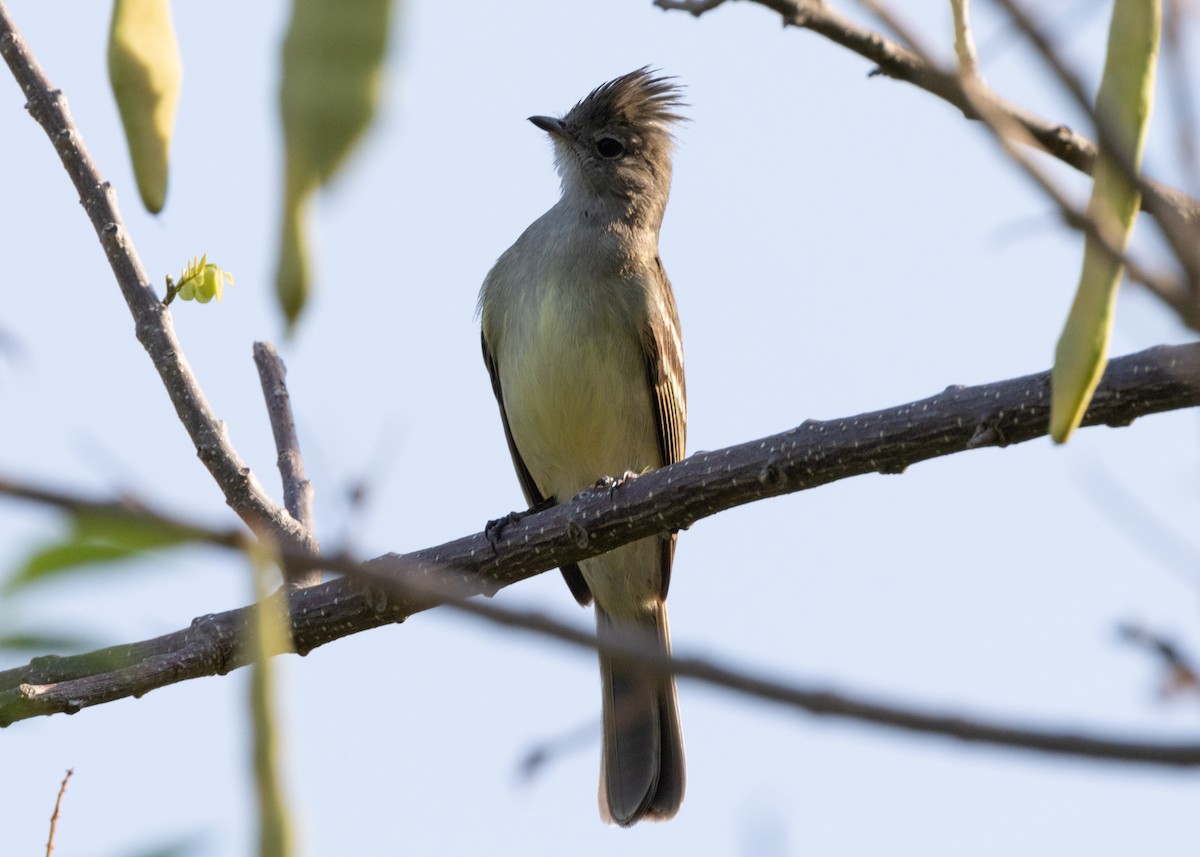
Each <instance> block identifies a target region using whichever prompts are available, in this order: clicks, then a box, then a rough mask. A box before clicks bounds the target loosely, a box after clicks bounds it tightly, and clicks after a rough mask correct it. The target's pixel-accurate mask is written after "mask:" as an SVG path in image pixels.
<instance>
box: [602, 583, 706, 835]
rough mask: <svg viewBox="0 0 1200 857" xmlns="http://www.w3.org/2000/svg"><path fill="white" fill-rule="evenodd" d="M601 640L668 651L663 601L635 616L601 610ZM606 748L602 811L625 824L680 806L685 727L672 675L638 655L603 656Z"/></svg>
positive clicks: (658, 817) (657, 817)
mask: <svg viewBox="0 0 1200 857" xmlns="http://www.w3.org/2000/svg"><path fill="white" fill-rule="evenodd" d="M596 630H597V634H598V635H599V637H600V639H601V640H604V639H606V638H607V639H620V640H622V641H623V642H637V641H642V642H643V643H644V645H645V646H646V647H647V649H649V650H650V651H655V650H657V651H659V652H662V653H663V654H670V651H671V638H670V630H669V628H668V625H667V609H666V605H665V604H663V603H662V602H659V603H658V604H657V605H656V606H655V609H654V611H653V612H652V613H647V614H646V615H644V616H642V617H639V618H638V619H637V620H634V621H626V620H620V621H618V620H614V619H613V618H612V617H610V616H609V615H608V614H606V613H605V612H604V611H603V610H601V609H599V607H597V609H596ZM600 677H601V683H602V685H603V693H604V696H603V721H604V749H603V754H602V756H603V758H602V762H601V769H600V814H601V816H602V817H603V818H604V819H605V820H606V821H609V822H615V823H616V824H619V825H621V826H622V827H627V826H629V825H631V824H635V823H636V822H638V821H641V820H643V819H649V820H655V821H662V820H666V819H668V818H671V817H672V816H674V815H675V813H676V812H678V811H679V805H680V804H681V803H682V802H683V792H684V782H685V775H684V760H683V732H682V731H681V729H680V726H679V704H678V702H677V701H676V695H675V679H674V677H673V676H665V677H663V676H657V675H655V674H653V673H651V672H648V671H646V670H645V669H644V668H642V667H640V666H639V665H638V664H637V662H636V661H630V660H627V659H623V658H614V657H610V656H608V655H604V654H602V655H601V656H600Z"/></svg>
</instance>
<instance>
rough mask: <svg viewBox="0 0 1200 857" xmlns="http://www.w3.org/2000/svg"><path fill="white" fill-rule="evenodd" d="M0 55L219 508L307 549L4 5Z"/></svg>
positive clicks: (1, 3)
mask: <svg viewBox="0 0 1200 857" xmlns="http://www.w3.org/2000/svg"><path fill="white" fill-rule="evenodd" d="M0 56H3V57H4V61H5V62H6V63H7V64H8V67H9V69H10V70H11V71H12V74H13V77H14V78H16V81H17V83H18V84H19V85H20V87H21V91H22V92H23V93H24V94H25V98H26V99H27V102H26V105H25V107H26V109H27V110H28V111H29V114H30V115H31V116H32V117H33V118H34V119H35V120H36V121H37V123H38V124H39V125H41V126H42V128H43V130H45V132H46V136H48V137H49V138H50V141H51V142H52V143H53V144H54V150H55V151H56V152H57V153H58V156H59V158H60V159H61V160H62V163H63V167H65V168H66V171H67V174H68V175H69V176H70V177H71V181H72V183H73V184H74V185H75V189H76V190H77V191H78V192H79V200H80V203H81V204H82V205H83V208H84V210H85V211H86V212H87V215H88V218H89V219H90V220H91V222H92V226H93V227H94V228H95V230H96V236H97V237H98V238H99V239H100V246H101V247H103V248H104V253H105V255H106V256H107V257H108V263H109V266H110V267H111V268H112V271H113V275H114V276H115V277H116V280H117V285H118V286H119V287H120V289H121V294H122V295H123V296H124V298H125V302H126V303H127V304H128V305H129V311H130V313H132V315H133V321H134V330H135V333H136V335H137V338H138V341H139V342H140V343H141V344H142V347H143V348H145V349H146V353H147V354H149V355H150V359H151V361H152V362H153V363H154V368H155V369H156V370H157V371H158V374H159V377H160V378H162V382H163V385H164V386H165V387H166V389H167V395H168V396H169V397H170V399H171V404H173V405H174V406H175V412H176V414H178V416H179V421H180V422H181V423H183V426H184V428H185V429H186V430H187V433H188V435H189V436H190V437H191V439H192V443H193V444H194V445H195V447H196V454H197V455H198V456H199V458H200V460H201V461H202V462H203V463H204V466H205V467H207V468H208V471H209V472H210V473H211V474H212V476H213V478H214V479H215V480H216V482H217V485H218V486H219V487H220V489H221V492H222V494H224V496H225V502H226V503H228V504H229V507H230V508H231V509H233V511H234V512H236V513H237V515H238V517H239V518H241V519H242V520H243V521H244V522H245V523H246V525H247V526H249V527H250V528H251V529H252V530H254V531H256V532H262V531H265V532H268V533H271V534H272V536H273V537H274V538H275V539H276V540H278V541H279V542H281V543H282V544H284V545H289V546H292V547H293V548H294V549H296V550H298V551H303V550H307V549H308V547H309V545H308V543H307V540H308V538H309V536H308V534H307V533H306V532H305V530H304V528H303V527H301V526H300V524H299V523H297V522H296V521H295V520H294V519H293V518H292V517H291V516H290V515H288V514H287V513H286V512H284V510H282V509H280V508H279V506H277V505H276V504H275V502H274V501H272V500H271V498H270V496H268V494H267V493H266V491H264V490H263V487H262V485H261V484H259V482H258V479H256V478H255V476H254V474H253V473H252V472H251V471H250V468H249V467H247V466H246V465H245V463H244V462H243V461H242V459H241V457H240V456H239V455H238V454H237V450H235V449H234V448H233V444H232V443H231V442H230V440H229V437H228V435H227V433H226V430H225V424H224V423H223V422H221V420H219V419H218V418H217V416H216V414H215V413H213V410H212V407H211V406H210V405H209V403H208V400H207V399H206V398H205V396H204V392H203V391H202V390H201V389H200V385H199V383H198V382H197V380H196V377H195V375H193V374H192V370H191V367H190V366H188V364H187V360H186V359H185V358H184V356H183V347H182V346H181V345H180V342H179V339H178V338H177V337H176V336H175V329H174V325H173V324H172V323H171V314H170V311H169V310H167V308H166V307H164V306H163V304H162V302H161V301H160V300H159V298H158V295H156V294H155V292H154V289H153V288H152V287H151V285H150V279H149V277H148V276H147V275H146V271H145V269H144V268H143V267H142V262H141V260H140V259H139V258H138V254H137V250H136V249H134V246H133V242H132V239H131V238H130V236H129V233H128V232H127V231H126V229H125V225H124V223H123V221H122V220H121V215H120V213H119V212H118V210H117V199H116V194H115V193H114V192H113V189H112V186H111V185H109V183H108V182H107V181H105V180H104V179H103V177H102V176H101V175H100V172H99V170H98V169H97V168H96V164H95V162H94V161H93V160H92V156H91V154H90V153H89V152H88V150H87V148H86V147H85V146H84V143H83V137H82V135H81V134H80V133H79V129H78V128H76V127H75V123H74V122H73V121H72V119H71V116H70V113H69V112H68V110H67V99H66V97H65V96H64V95H63V93H62V92H61V91H60V90H57V89H54V88H53V87H52V85H51V83H50V81H49V80H48V79H47V78H46V75H45V73H44V72H43V71H42V69H41V67H40V66H39V65H38V62H37V60H36V59H35V58H34V56H33V54H32V53H31V52H30V51H29V48H28V46H27V45H26V44H25V40H24V39H23V38H22V37H21V34H20V33H19V32H17V29H16V25H15V24H14V23H13V20H12V18H11V16H10V15H9V13H8V9H7V8H6V7H5V5H4V0H0Z"/></svg>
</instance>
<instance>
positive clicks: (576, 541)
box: [565, 519, 590, 548]
mask: <svg viewBox="0 0 1200 857" xmlns="http://www.w3.org/2000/svg"><path fill="white" fill-rule="evenodd" d="M565 536H566V539H567V541H569V542H571V543H572V544H573V545H575V546H576V547H579V548H585V547H587V546H588V539H589V538H590V537H589V536H588V531H587V529H586V528H585V527H584V526H583V525H582V524H580V523H579V522H578V521H576V520H574V519H572V520H570V521H567V531H566V533H565Z"/></svg>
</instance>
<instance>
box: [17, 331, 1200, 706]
mask: <svg viewBox="0 0 1200 857" xmlns="http://www.w3.org/2000/svg"><path fill="white" fill-rule="evenodd" d="M1049 390H1050V377H1049V373H1048V372H1043V373H1041V374H1039V375H1030V376H1026V377H1024V378H1016V379H1012V380H1008V381H1001V382H998V383H994V384H984V385H980V386H976V387H950V388H948V389H947V390H946V391H945V392H943V393H940V394H938V395H936V396H932V397H930V398H928V399H924V400H921V401H918V402H912V403H910V404H906V405H901V406H899V407H894V408H889V409H886V410H882V411H875V412H872V413H867V414H861V415H859V416H855V417H847V418H844V419H837V420H828V421H814V420H810V421H808V422H805V423H804V424H802V425H800V426H798V427H797V428H794V429H792V430H790V431H787V432H783V433H782V434H778V435H773V436H771V437H766V438H762V439H760V440H754V441H750V442H748V443H744V444H741V445H739V446H733V447H728V448H726V449H721V450H716V451H713V452H702V453H697V454H695V455H693V456H691V457H689V458H686V459H684V460H683V461H681V462H679V463H678V464H673V465H671V466H670V467H665V468H662V469H660V470H656V471H653V472H650V473H647V474H645V475H644V476H641V477H639V478H636V479H629V480H627V481H625V482H624V483H622V484H621V485H620V486H619V487H617V488H616V489H613V490H609V489H590V490H588V491H585V492H583V493H582V494H580V495H579V496H578V497H576V498H574V499H573V500H571V501H570V502H567V503H563V504H561V505H558V506H554V507H552V508H550V509H547V510H545V511H542V512H538V513H536V514H530V515H527V516H525V517H523V518H522V519H521V520H520V521H517V522H515V523H512V524H509V525H507V526H506V527H505V528H504V529H503V532H502V534H501V537H500V538H498V539H496V540H495V541H493V540H491V539H489V537H488V536H487V535H486V534H485V533H477V534H475V535H471V536H466V537H464V538H460V539H457V540H455V541H452V542H448V543H446V544H443V545H439V546H437V547H432V548H426V549H424V550H419V551H414V552H412V553H409V554H404V555H399V554H385V555H383V556H381V557H377V558H376V559H373V560H371V561H369V562H367V563H364V564H363V570H362V571H361V572H358V573H361V574H372V575H381V576H382V579H384V580H387V581H389V587H388V589H387V590H383V589H382V588H381V587H379V586H370V587H365V586H363V585H362V584H360V583H356V582H354V581H351V580H348V579H345V578H342V579H337V580H332V581H329V582H327V583H323V584H321V585H319V586H312V587H308V588H306V589H300V590H292V591H289V592H288V593H286V597H287V598H288V599H289V603H290V605H291V610H292V632H293V643H294V646H295V649H296V651H298V652H300V653H306V652H308V651H311V650H312V649H314V648H316V647H318V646H321V645H324V644H326V643H329V642H332V641H333V640H336V639H339V638H341V637H344V636H347V635H349V634H354V633H358V632H360V631H365V630H367V629H370V628H375V627H378V626H380V625H385V624H388V623H392V622H400V621H403V620H404V619H406V618H407V617H409V616H411V615H413V614H414V613H416V612H419V611H421V610H426V609H429V608H430V607H433V606H436V605H437V604H438V603H440V601H439V598H437V597H431V596H430V595H429V594H428V584H427V581H429V580H430V579H431V577H432V576H434V575H436V576H437V577H436V579H437V581H438V583H439V587H440V586H442V585H444V584H445V582H446V581H447V580H449V582H450V583H451V584H452V585H453V590H454V594H455V596H456V597H458V598H465V597H468V596H471V595H478V594H488V595H490V594H492V593H494V592H496V591H497V590H499V589H501V588H502V587H504V586H508V585H509V584H512V583H516V582H517V581H520V580H524V579H526V578H529V577H532V576H533V575H535V574H539V573H541V572H543V571H546V570H548V569H551V568H557V567H559V566H561V565H563V564H564V563H570V562H578V561H579V560H581V559H585V558H587V557H590V556H595V555H597V554H600V553H604V552H605V551H608V550H612V549H613V548H615V547H618V546H619V545H622V544H626V543H628V542H631V541H635V540H637V539H639V538H645V537H647V536H650V535H654V534H658V533H661V532H664V531H671V530H678V529H685V528H687V527H689V526H691V525H692V524H693V523H695V522H696V521H698V520H700V519H702V518H705V517H707V516H709V515H713V514H716V513H717V512H720V511H723V510H725V509H729V508H732V507H734V506H740V505H743V504H745V503H750V502H753V501H755V500H761V499H764V498H767V497H775V496H779V495H781V494H787V493H791V492H795V491H803V490H806V489H809V488H815V487H817V486H819V485H824V484H826V483H828V482H833V481H835V480H839V479H846V478H848V477H851V476H857V475H861V474H865V473H901V472H903V471H904V470H905V468H907V467H909V466H910V465H912V464H915V463H918V462H920V461H925V460H928V459H931V458H935V457H939V456H943V455H950V454H953V453H957V452H963V451H965V450H968V449H975V448H980V447H987V446H1008V445H1010V444H1016V443H1022V442H1025V441H1028V440H1032V439H1034V438H1037V437H1042V436H1044V435H1045V433H1046V430H1047V427H1048V417H1049V400H1050V399H1049ZM1197 405H1200V343H1195V344H1190V345H1178V346H1159V347H1157V348H1152V349H1149V350H1147V351H1143V352H1140V353H1138V354H1133V355H1130V356H1127V357H1121V358H1117V359H1114V360H1112V361H1110V363H1109V366H1108V370H1107V372H1105V375H1104V378H1103V379H1102V380H1101V382H1100V386H1099V387H1098V388H1097V391H1096V395H1095V396H1094V398H1093V400H1092V404H1091V406H1090V407H1089V409H1088V411H1087V414H1086V415H1085V416H1084V421H1083V424H1084V425H1128V424H1129V423H1131V422H1132V421H1133V420H1135V419H1136V418H1138V417H1140V416H1144V415H1148V414H1152V413H1160V412H1162V411H1168V410H1174V409H1178V408H1185V407H1196V406H1197ZM5 488H6V486H4V485H3V484H2V483H0V492H3V491H4V490H5ZM31 494H32V492H28V491H25V492H22V495H21V496H26V497H30V498H31V499H37V500H40V501H42V502H51V503H55V502H56V498H55V497H54V496H52V495H51V494H50V493H49V492H38V494H37V495H36V496H31ZM227 536H228V537H229V538H230V543H231V544H235V545H236V544H237V542H236V541H235V539H236V537H237V534H227ZM222 543H224V542H222ZM281 553H282V555H283V559H284V562H285V563H286V564H287V565H289V566H293V567H296V568H304V567H308V568H312V567H316V566H317V565H318V564H319V565H321V566H323V567H325V568H328V569H330V570H333V571H339V570H341V571H350V572H354V569H355V565H354V564H353V563H352V562H351V560H350V559H349V558H346V557H337V556H325V557H315V556H311V555H305V554H303V553H300V552H293V551H292V550H290V549H288V548H286V547H285V548H284V549H283V550H282V551H281ZM396 586H403V587H407V588H406V589H405V590H404V591H405V592H407V593H408V594H407V595H405V596H404V597H400V596H397V595H396V594H395V591H396V590H395V588H394V587H396ZM281 597H282V596H281ZM444 600H445V599H444V598H443V599H441V601H444ZM252 609H253V608H251V607H243V608H240V609H238V610H231V611H228V612H225V613H219V614H214V615H208V616H202V617H200V618H198V619H195V620H194V621H193V622H192V625H191V627H189V628H187V629H184V630H180V631H176V632H174V633H171V634H167V635H164V636H162V637H158V638H155V639H153V640H146V641H143V642H138V643H130V644H126V645H122V646H114V647H112V648H109V649H104V650H101V651H99V652H93V653H91V654H86V655H77V656H71V657H62V658H60V657H52V656H49V657H42V658H35V659H34V660H33V661H31V662H30V663H29V664H28V665H27V666H25V667H20V668H16V669H11V670H7V671H3V672H0V724H7V723H11V722H13V721H15V720H22V719H25V718H29V717H36V716H39V715H46V714H54V713H60V712H74V711H78V710H79V709H81V708H84V707H86V706H90V705H97V704H100V703H104V702H109V701H111V700H114V699H121V698H123V697H128V696H139V695H141V694H143V693H146V692H147V691H150V690H153V689H155V688H157V687H163V686H165V685H168V684H171V683H173V682H177V681H183V680H186V679H190V678H197V677H199V676H204V675H215V674H224V673H226V672H228V671H230V670H232V669H235V668H237V667H240V666H244V665H245V664H246V663H247V661H248V659H249V655H248V653H247V651H246V649H245V646H244V644H243V639H244V635H245V631H246V628H247V623H248V622H249V621H250V612H251V610H252Z"/></svg>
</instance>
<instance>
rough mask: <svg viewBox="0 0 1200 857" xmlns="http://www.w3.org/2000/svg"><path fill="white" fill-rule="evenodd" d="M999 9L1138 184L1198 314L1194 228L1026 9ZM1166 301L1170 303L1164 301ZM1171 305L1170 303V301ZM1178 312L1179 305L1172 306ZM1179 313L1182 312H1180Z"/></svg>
mask: <svg viewBox="0 0 1200 857" xmlns="http://www.w3.org/2000/svg"><path fill="white" fill-rule="evenodd" d="M996 2H998V3H999V4H1000V5H1001V6H1002V7H1003V8H1004V11H1005V12H1006V13H1008V16H1009V17H1010V18H1011V19H1012V21H1013V23H1014V24H1016V26H1017V29H1018V30H1020V31H1021V32H1022V33H1024V34H1025V36H1026V38H1028V39H1029V41H1030V43H1031V44H1032V45H1033V47H1034V49H1035V50H1037V52H1038V54H1039V55H1040V56H1041V57H1042V59H1043V60H1044V61H1045V63H1046V65H1047V66H1049V68H1050V70H1051V71H1052V72H1053V73H1054V76H1055V77H1057V78H1058V80H1059V82H1060V83H1062V85H1063V87H1064V88H1065V89H1066V90H1067V92H1068V93H1069V94H1070V96H1071V98H1072V100H1074V102H1075V104H1076V106H1077V107H1079V108H1080V109H1081V110H1083V112H1084V113H1085V114H1086V115H1087V116H1088V118H1089V119H1090V120H1091V121H1092V124H1093V125H1094V126H1095V128H1096V137H1097V140H1099V142H1100V144H1101V146H1102V147H1103V148H1104V149H1105V151H1107V152H1108V153H1109V157H1110V158H1111V160H1112V162H1113V164H1114V165H1115V166H1116V167H1117V169H1118V170H1120V171H1121V173H1122V174H1123V176H1124V178H1125V179H1126V181H1129V182H1132V183H1133V184H1136V185H1137V186H1138V190H1139V192H1140V193H1141V194H1142V196H1143V197H1145V198H1146V200H1147V201H1146V206H1145V208H1146V213H1147V214H1149V215H1150V216H1151V217H1153V218H1154V219H1155V220H1156V221H1158V224H1159V226H1160V227H1161V228H1162V232H1163V236H1164V237H1165V238H1166V239H1167V243H1168V244H1169V245H1170V247H1171V252H1172V253H1173V254H1174V256H1175V258H1176V260H1178V262H1179V265H1180V267H1182V268H1183V271H1184V273H1185V274H1186V275H1187V283H1188V291H1189V293H1190V295H1189V298H1188V301H1187V303H1188V305H1189V308H1190V310H1191V313H1190V314H1191V315H1192V316H1193V317H1194V316H1196V314H1197V313H1200V242H1198V241H1197V240H1196V228H1195V226H1194V225H1193V226H1192V227H1188V226H1187V225H1185V224H1184V223H1183V222H1181V221H1180V220H1179V219H1178V218H1175V217H1172V216H1171V212H1170V211H1164V210H1163V207H1162V202H1161V201H1160V200H1159V198H1158V197H1157V196H1155V195H1154V193H1153V192H1152V189H1151V188H1150V187H1149V182H1147V180H1146V179H1145V178H1144V177H1143V176H1141V175H1140V174H1139V173H1138V171H1137V170H1136V169H1134V165H1133V162H1132V153H1131V152H1126V151H1122V147H1121V146H1119V145H1117V143H1116V141H1117V140H1118V139H1119V138H1118V135H1117V134H1116V131H1115V129H1114V128H1112V127H1111V119H1110V117H1106V116H1101V115H1099V114H1098V113H1097V112H1096V110H1095V108H1094V106H1093V105H1092V100H1091V99H1090V98H1089V97H1088V93H1087V90H1086V89H1085V88H1084V85H1083V80H1082V79H1081V78H1080V77H1079V75H1078V74H1076V73H1075V72H1074V71H1072V70H1071V69H1070V68H1069V67H1068V66H1067V63H1066V60H1065V59H1063V57H1062V55H1061V54H1060V53H1059V52H1058V51H1057V50H1055V48H1054V45H1053V44H1052V43H1051V41H1050V37H1049V36H1048V35H1047V34H1046V33H1045V32H1043V31H1042V28H1041V27H1040V26H1038V24H1037V22H1036V21H1034V19H1033V18H1032V17H1031V16H1030V15H1029V13H1028V12H1026V11H1025V10H1024V9H1023V8H1022V7H1021V6H1020V4H1018V3H1017V2H1016V0H996ZM1151 288H1152V289H1153V290H1154V291H1155V292H1156V293H1158V294H1160V297H1161V296H1162V295H1161V293H1160V291H1159V289H1156V288H1154V287H1153V286H1152V287H1151ZM1168 303H1171V301H1170V300H1168ZM1172 306H1173V307H1174V304H1173V303H1172ZM1175 309H1176V311H1177V312H1179V308H1178V307H1175ZM1181 314H1182V313H1181ZM1189 325H1190V326H1192V327H1196V325H1195V324H1193V323H1191V322H1189Z"/></svg>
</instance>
